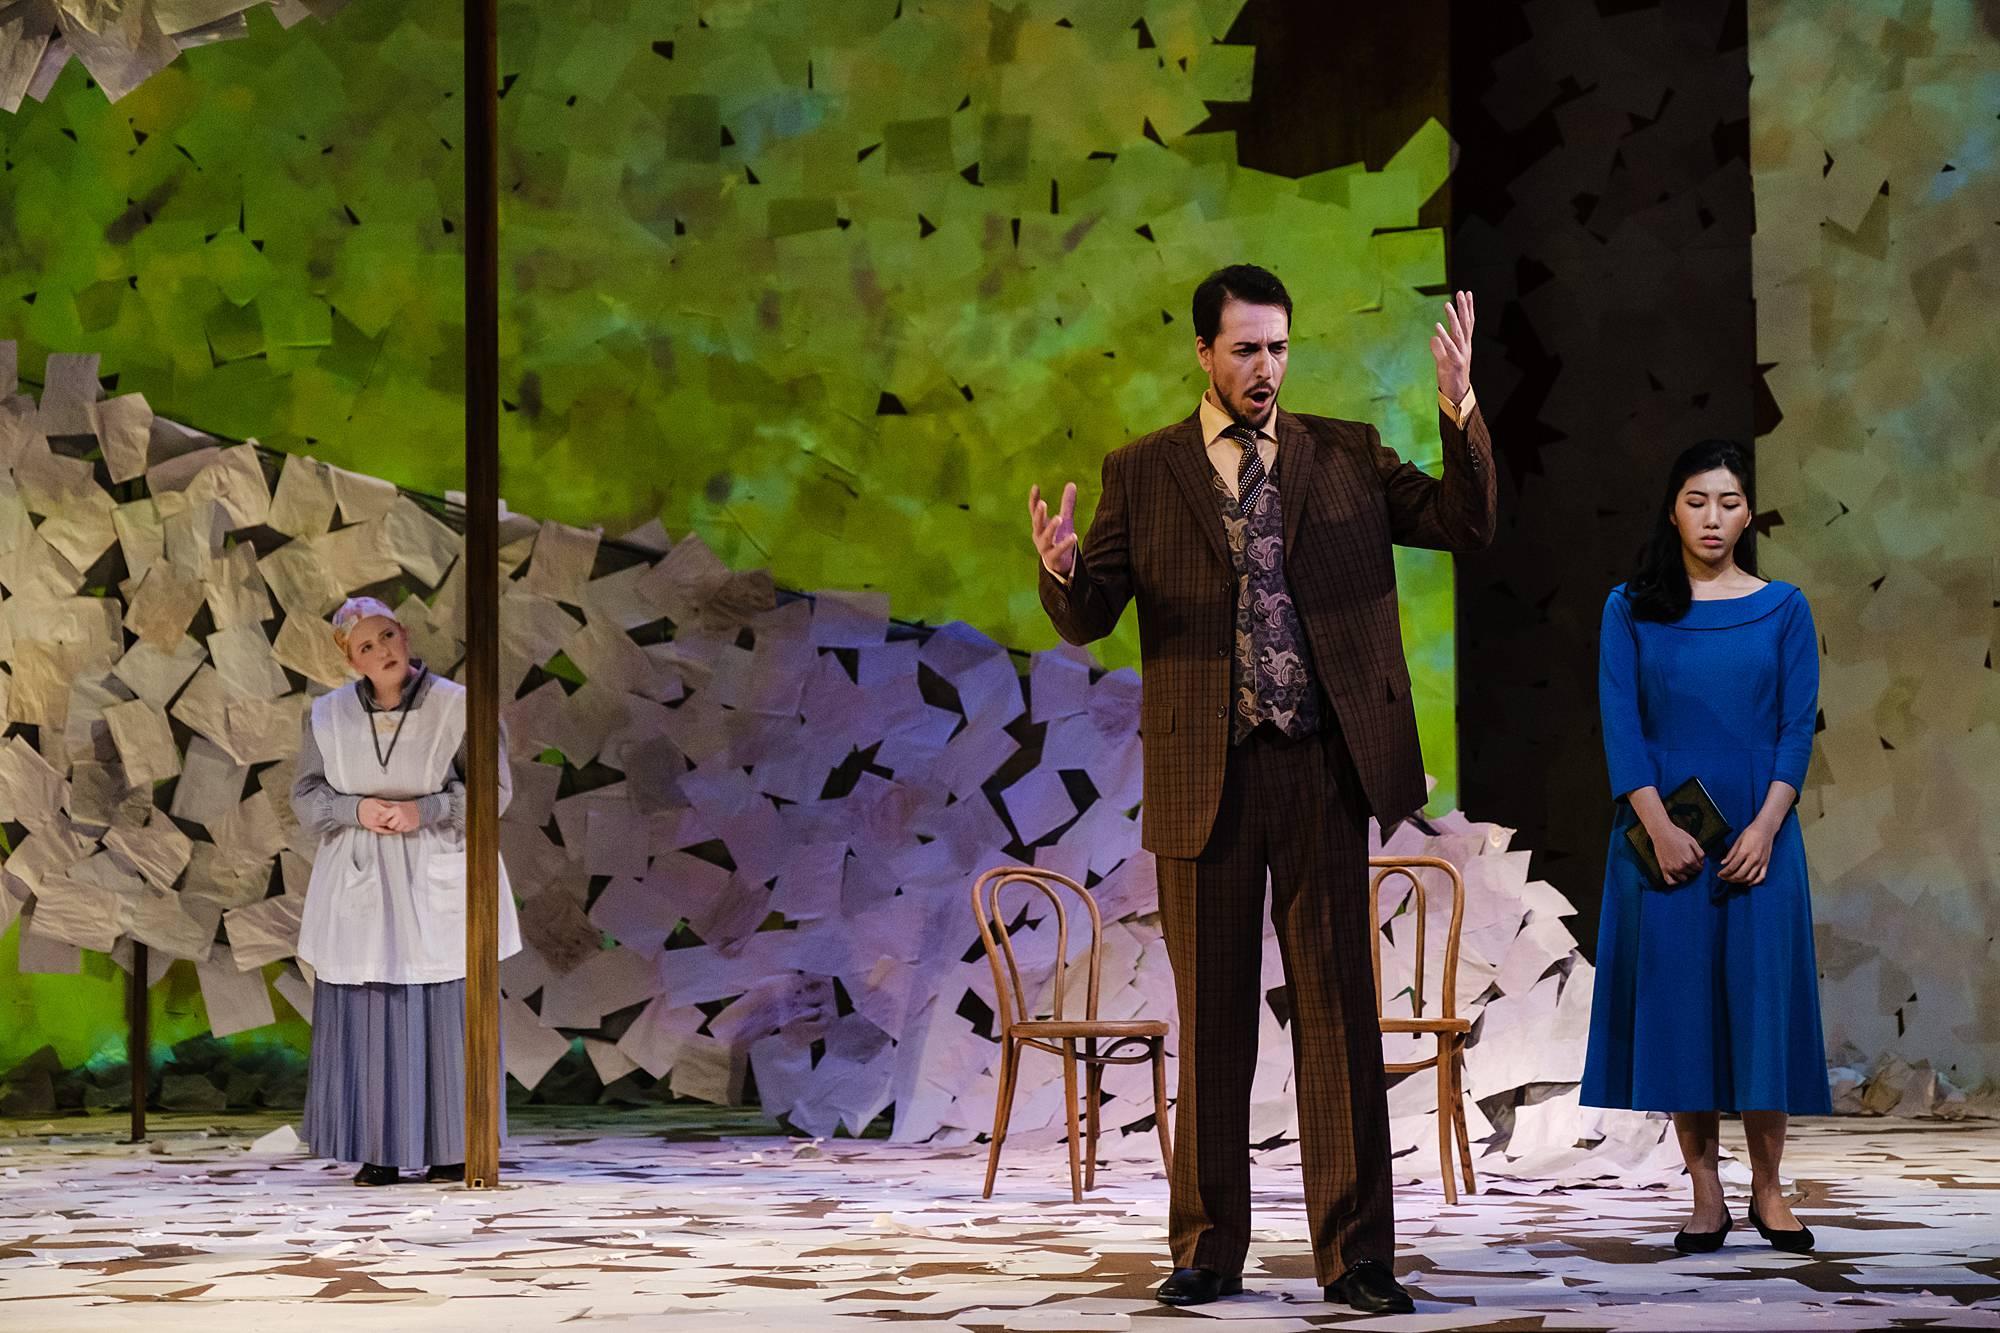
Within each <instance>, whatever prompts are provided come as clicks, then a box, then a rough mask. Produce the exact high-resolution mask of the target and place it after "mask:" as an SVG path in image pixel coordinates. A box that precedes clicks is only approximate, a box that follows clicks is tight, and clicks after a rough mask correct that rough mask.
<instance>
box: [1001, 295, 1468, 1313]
mask: <svg viewBox="0 0 2000 1333" xmlns="http://www.w3.org/2000/svg"><path fill="white" fill-rule="evenodd" d="M1445 312H1446V315H1445V319H1446V322H1445V323H1442V324H1438V325H1436V326H1435V328H1436V336H1434V337H1433V338H1432V339H1431V354H1432V357H1433V359H1434V360H1435V361H1436V363H1437V376H1438V399H1439V409H1440V410H1439V417H1438V420H1439V430H1440V432H1441V434H1442V435H1443V439H1444V475H1443V477H1442V478H1441V479H1440V478H1434V477H1431V476H1429V475H1427V474H1425V473H1424V472H1423V471H1421V470H1420V469H1418V468H1416V467H1415V466H1413V465H1411V464H1409V463H1405V462H1403V461H1402V460H1401V459H1400V458H1398V457H1397V456H1396V454H1395V452H1394V451H1392V450H1390V449H1388V448H1385V447H1384V446H1383V444H1382V441H1381V437H1380V435H1379V434H1378V433H1377V431H1376V429H1375V427H1373V426H1370V425H1367V424H1365V423H1363V422H1358V421H1340V420H1336V419H1333V418H1328V417H1309V416H1298V415H1294V414H1293V413H1290V412H1283V411H1280V410H1278V389H1279V387H1280V386H1281V385H1282V384H1283V382H1284V377H1285V357H1286V350H1287V346H1288V343H1289V339H1290V334H1291V313H1292V302H1291V297H1290V296H1289V295H1287V293H1286V292H1285V289H1284V286H1283V284H1282V283H1280V282H1279V281H1278V279H1277V278H1276V277H1274V276H1273V275H1272V274H1270V273H1268V272H1266V271H1265V270H1263V269H1260V268H1256V267H1254V266H1251V265H1248V264H1238V265H1234V266H1232V267H1229V268H1225V269H1222V270H1220V271H1218V272H1216V273H1214V274H1212V275H1211V276H1210V277H1209V278H1208V279H1207V280H1206V281H1205V282H1203V283H1202V284H1201V286H1200V287H1198V288H1196V289H1195V294H1194V326H1195V355H1196V357H1197V358H1198V359H1199V360H1200V362H1201V367H1202V369H1203V370H1204V371H1205V372H1206V373H1207V375H1208V389H1207V391H1206V392H1205V393H1204V394H1203V395H1202V400H1201V403H1200V405H1199V406H1198V408H1197V409H1196V410H1195V412H1194V413H1193V414H1192V415H1190V416H1189V417H1188V418H1187V419H1186V420H1184V421H1181V422H1180V423H1178V424H1177V425H1173V426H1169V427H1167V428H1166V429H1165V430H1160V431H1155V432H1154V433H1153V434H1151V435H1147V436H1145V437H1144V438H1142V439H1138V440H1135V441H1133V442H1132V443H1130V444H1128V445H1126V446H1124V447H1123V448H1121V449H1118V450H1115V451H1114V452H1112V453H1111V454H1109V455H1108V456H1107V457H1106V458H1105V460H1104V483H1103V484H1104V489H1103V492H1102V498H1101V499H1100V500H1099V502H1098V506H1097V517H1096V519H1095V521H1094V522H1093V524H1092V525H1091V529H1090V536H1089V539H1088V540H1086V541H1083V542H1081V543H1079V541H1078V538H1077V534H1076V526H1075V520H1074V513H1075V508H1076V487H1075V486H1074V485H1070V486H1065V487H1064V488H1063V495H1062V501H1061V505H1060V508H1059V510H1058V511H1057V512H1056V513H1055V514H1054V515H1051V514H1050V513H1049V507H1048V504H1047V503H1046V502H1045V501H1044V500H1043V499H1042V496H1041V488H1040V487H1039V486H1037V487H1035V488H1034V489H1033V490H1031V491H1030V493H1029V499H1028V504H1029V511H1030V517H1031V519H1032V521H1033V526H1034V537H1035V546H1036V549H1037V551H1038V552H1039V554H1040V556H1041V560H1042V570H1041V575H1040V578H1041V595H1042V605H1043V607H1044V608H1045V609H1046V610H1047V611H1048V614H1049V619H1050V620H1051V621H1052V622H1053V623H1054V624H1055V627H1056V630H1057V632H1058V633H1060V634H1061V635H1062V637H1063V638H1065V639H1067V640H1068V641H1070V642H1071V643H1077V644H1082V643H1088V642H1090V641H1091V640H1093V639H1101V638H1103V637H1104V636H1105V635H1107V634H1109V633H1111V631H1112V629H1113V628H1114V627H1116V625H1117V624H1118V617H1119V615H1120V614H1121V613H1122V612H1123V611H1124V609H1125V604H1126V603H1127V602H1128V601H1137V602H1138V604H1139V644H1140V655H1141V657H1142V659H1143V665H1144V670H1143V675H1144V693H1143V697H1142V700H1141V704H1140V714H1139V717H1140V731H1141V733H1142V734H1143V735H1144V737H1145V762H1146V772H1145V791H1146V806H1145V832H1144V842H1145V845H1146V847H1147V848H1148V849H1150V850H1151V851H1152V852H1154V853H1155V855H1156V856H1157V857H1158V859H1159V879H1160V916H1161V920H1162V924H1163V926H1164V929H1165V932H1166V941H1167V953H1168V956H1169V957H1170V958H1171V959H1172V961H1173V968H1174V989H1175V993H1176V996H1177V1002H1178V1008H1179V1010H1180V1053H1179V1054H1180V1100H1179V1103H1178V1107H1177V1110H1176V1126H1177V1129H1178V1133H1177V1135H1176V1137H1175V1145H1174V1160H1173V1164H1172V1168H1171V1171H1170V1172H1169V1175H1170V1179H1171V1184H1172V1191H1173V1200H1172V1205H1171V1210H1170V1211H1171V1215H1170V1217H1169V1220H1168V1230H1169V1242H1170V1244H1171V1246H1172V1249H1173V1260H1174V1264H1175V1270H1174V1273H1173V1275H1172V1276H1170V1277H1169V1278H1168V1279H1167V1280H1166V1282H1165V1283H1163V1284H1162V1285H1161V1287H1160V1290H1159V1299H1160V1300H1162V1301H1164V1302H1166V1303H1167V1304H1170V1305H1199V1304H1204V1303H1206V1302H1208V1301H1212V1300H1214V1299H1216V1298H1217V1297H1218V1296H1227V1295H1232V1294H1234V1293H1236V1292H1238V1291H1241V1290H1242V1271H1243V1261H1244V1256H1245V1253H1246V1251H1247V1249H1248V1247H1249V1242H1250V1162H1249V1122H1250V1086H1251V1080H1252V1076H1253V1075H1254V1073H1255V1071H1256V1045H1257V1027H1258V1010H1257V1006H1258V1005H1259V1004H1261V1003H1262V1002H1263V996H1262V994H1261V993H1260V991H1259V972H1260V964H1261V953H1262V937H1263V912H1264V885H1265V879H1266V875H1267V873H1268V875H1269V879H1270V883H1271V891H1272V905H1271V911H1272V918H1273V920H1274V922H1275V923H1276V926H1277V933H1278V943H1279V946H1280V950H1281V952H1282V954H1283V956H1284V964H1285V980H1286V985H1287V990H1288V992H1289V995H1290V999H1291V1030H1292V1054H1293V1059H1294V1062H1295V1069H1296V1074H1295V1083H1296V1087H1297V1093H1298V1100H1299V1128H1300V1135H1301V1138H1302V1140H1303V1141H1302V1144H1301V1149H1302V1155H1303V1158H1304V1166H1305V1187H1306V1207H1307V1211H1308V1214H1309V1217H1310V1221H1311V1226H1312V1244H1313V1258H1314V1263H1315V1265H1316V1267H1317V1269H1318V1275H1319V1281H1320V1282H1321V1283H1322V1284H1324V1286H1325V1288H1326V1298H1327V1299H1328V1300H1329V1301H1338V1302H1342V1303H1345V1304H1348V1305H1351V1306H1353V1307H1354V1308H1356V1309H1359V1310H1364V1311H1369V1312H1375V1313H1386V1312H1395V1311H1408V1310H1409V1309H1411V1308H1412V1307H1411V1302H1410V1298H1409V1296H1408V1294H1407V1293H1406V1292H1404V1290H1403V1289H1402V1287H1401V1286H1399V1285H1398V1284H1397V1283H1396V1280H1395V1277H1394V1275H1393V1273H1392V1272H1391V1270H1390V1266H1389V1265H1390V1262H1391V1260H1392V1258H1393V1255H1394V1251H1395V1217H1394V1212H1393V1201H1392V1199H1391V1195H1390V1175H1389V1117H1388V1106H1387V1102H1386V1099H1385V1096H1384V1092H1383V1075H1382V1043H1381V1034H1380V1032H1379V1030H1378V1029H1377V1027H1376V1011H1375V996H1374V975H1373V969H1372V966H1371V963H1370V959H1369V948H1368V904H1367V890H1368V865H1367V858H1368V848H1367V824H1368V816H1369V815H1370V814H1373V815H1374V816H1375V817H1376V818H1377V819H1378V820H1380V821H1381V823H1382V826H1383V827H1384V828H1385V829H1386V828H1389V827H1391V826H1393V825H1395V824H1396V823H1397V822H1398V821H1400V820H1402V819H1403V818H1405V817H1406V816H1409V815H1411V814H1414V813H1415V812H1416V811H1417V809H1418V808H1419V807H1420V806H1422V805H1423V803H1424V800H1425V796H1426V792H1425V787H1424V766H1423V756H1422V755H1421V753H1420V752H1419V751H1418V748H1417V721H1416V714H1415V711H1414V709H1413V708H1412V706H1411V703H1410V674H1409V668H1408V666H1407V665H1406V664H1405V662H1404V660H1403V642H1402V632H1401V627H1400V622H1399V618H1398V615H1397V607H1396V567H1395V559H1394V551H1393V547H1394V545H1395V544H1397V543H1400V544H1402V545H1405V546H1426V547H1431V548H1434V549H1439V550H1447V551H1464V550H1474V549H1477V548H1479V547H1482V546H1484V545H1486V544H1487V543H1488V542H1490V541H1491V540H1492V537H1493V528H1494V520H1495V495H1496V492H1495V487H1494V481H1493V444H1492V440H1491V439H1490V438H1489V436H1488V435H1487V432H1486V426H1485V423H1484V421H1483V420H1482V419H1481V417H1480V415H1479V410H1478V407H1477V405H1476V404H1475V403H1474V402H1473V397H1472V381H1471V368H1472V323H1473V307H1472V297H1471V294H1470V293H1465V292H1461V293H1459V294H1458V295H1457V296H1455V297H1454V298H1453V300H1452V302H1451V303H1450V304H1448V305H1447V306H1446V307H1445Z"/></svg>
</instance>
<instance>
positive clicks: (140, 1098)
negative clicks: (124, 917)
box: [125, 940, 153, 1143]
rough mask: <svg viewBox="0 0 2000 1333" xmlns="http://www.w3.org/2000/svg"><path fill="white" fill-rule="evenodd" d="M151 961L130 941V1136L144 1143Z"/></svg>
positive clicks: (141, 947) (127, 1019) (150, 1043)
mask: <svg viewBox="0 0 2000 1333" xmlns="http://www.w3.org/2000/svg"><path fill="white" fill-rule="evenodd" d="M151 970H152V960H151V959H149V958H148V957H147V956H146V946H145V945H143V944H141V943H139V941H137V940H133V941H132V975H131V976H130V977H128V978H126V982H125V1063H126V1064H128V1065H130V1066H132V1137H131V1138H129V1139H127V1140H126V1142H127V1143H144V1142H145V1141H146V1099H147V1098H148V1097H150V1096H151V1095H152V1091H153V1024H152V1019H153V1012H152V997H151V996H150V995H148V994H147V992H148V990H149V989H150V988H149V987H148V986H147V985H146V974H147V973H148V972H150V971H151Z"/></svg>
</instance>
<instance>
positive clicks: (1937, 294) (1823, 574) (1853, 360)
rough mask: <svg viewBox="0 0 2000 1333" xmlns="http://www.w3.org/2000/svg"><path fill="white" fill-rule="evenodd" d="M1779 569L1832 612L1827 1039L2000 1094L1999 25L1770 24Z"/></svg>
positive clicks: (1765, 97)
mask: <svg viewBox="0 0 2000 1333" xmlns="http://www.w3.org/2000/svg"><path fill="white" fill-rule="evenodd" d="M1750 32H1751V42H1750V61H1751V68H1752V70H1753V72H1754V74H1755V76H1756V78H1755V82H1754V83H1753V84H1752V93H1751V110H1752V128H1753V133H1752V139H1751V159H1752V165H1753V168H1754V170H1755V175H1756V188H1757V236H1756V251H1755V269H1756V282H1757V358H1758V360H1759V361H1760V362H1765V363H1773V364H1772V365H1771V369H1770V370H1769V371H1768V372H1767V373H1766V377H1765V378H1766V382H1767V383H1768V384H1769V385H1770V388H1771V392H1772V395H1773V396H1774V398H1775V399H1776V403H1777V408H1778V411H1779V412H1781V413H1782V414H1783V420H1782V421H1780V422H1778V423H1777V425H1776V426H1775V427H1774V428H1773V429H1772V430H1771V431H1770V432H1769V433H1768V434H1767V435H1765V436H1764V437H1763V438H1762V439H1761V440H1760V441H1759V442H1758V447H1757V487H1758V496H1757V500H1758V507H1759V508H1760V509H1763V510H1767V511H1770V513H1771V515H1772V525H1771V527H1770V531H1769V533H1768V536H1767V538H1766V540H1765V541H1764V542H1763V546H1762V550H1763V561H1764V571H1765V573H1767V574H1768V575H1771V576H1774V577H1777V578H1783V579H1787V580H1790V581H1791V582H1794V583H1797V584H1799V585H1800V586H1801V587H1803V588H1804V589H1805V590H1806V592H1807V594H1808V595H1809V596H1810V597H1811V598H1812V604H1813V612H1814V616H1815V618H1816V620H1817V622H1818V625H1819V630H1820V636H1821V639H1822V642H1823V645H1824V657H1823V669H1822V682H1821V687H1820V704H1821V712H1822V715H1823V718H1824V730H1822V731H1821V733H1820V736H1819V743H1818V750H1817V754H1816V756H1815V759H1814V763H1813V768H1812V772H1811V774H1810V775H1809V776H1810V781H1809V783H1808V790H1807V793H1806V803H1805V818H1806V821H1807V823H1806V849H1807V852H1808V854H1809V855H1810V857H1811V861H1812V871H1813V897H1814V907H1813V910H1814V914H1815V916H1816V918H1817V920H1818V924H1819V933H1818V950H1819V962H1820V968H1821V971H1822V974H1823V978H1824V980H1823V982H1822V987H1821V992H1822V995H1823V997H1824V1001H1825V1009H1826V1018H1827V1039H1828V1041H1829V1043H1831V1044H1833V1045H1834V1046H1835V1047H1836V1048H1838V1047H1839V1046H1841V1045H1842V1044H1843V1043H1846V1044H1851V1045H1852V1046H1853V1047H1855V1048H1857V1049H1858V1050H1859V1051H1860V1052H1862V1053H1863V1054H1864V1056H1867V1057H1877V1056H1879V1055H1893V1056H1898V1057H1901V1058H1903V1059H1907V1060H1912V1061H1914V1060H1917V1059H1920V1058H1927V1059H1929V1060H1932V1061H1934V1062H1936V1063H1937V1065H1938V1066H1939V1067H1940V1068H1945V1069H1948V1070H1950V1071H1951V1072H1952V1073H1953V1076H1954V1077H1957V1078H1959V1079H1961V1080H1962V1081H1964V1080H1972V1081H1976V1080H1978V1079H1981V1078H1991V1077H1994V1076H1995V1075H1996V1074H2000V966H1996V964H2000V958H1996V955H1995V952H1994V939H1995V937H1996V934H2000V841H1996V837H1995V830H1996V829H2000V780H1996V766H2000V677H1996V675H1995V673H1994V670H1993V650H1994V637H1995V631H1996V628H2000V579H1996V573H2000V561H1996V558H1995V554H1994V551H1995V546H1994V534H1995V532H1996V531H2000V377H1996V376H1995V374H1994V367H1995V366H1996V365H2000V326H1996V324H1995V322H1994V319H1993V310H1994V307H1995V304H1996V300H2000V226H1996V224H2000V120H1996V116H2000V20H1996V18H1995V15H1994V10H1993V8H1992V6H1990V5H1989V6H1975V5H1964V4H1939V5H1935V6H1930V5H1924V6H1910V5H1903V4H1898V3H1891V2H1890V0H1869V2H1868V3H1855V2H1852V0H1843V2H1842V3H1834V4H1813V3H1806V2H1805V0H1787V2H1785V3H1774V2H1773V0H1753V3H1752V4H1751V5H1750Z"/></svg>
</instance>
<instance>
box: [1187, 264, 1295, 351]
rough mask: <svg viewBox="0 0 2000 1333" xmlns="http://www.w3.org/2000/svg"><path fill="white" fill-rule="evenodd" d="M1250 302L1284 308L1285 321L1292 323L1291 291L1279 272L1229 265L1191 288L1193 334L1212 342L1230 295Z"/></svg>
mask: <svg viewBox="0 0 2000 1333" xmlns="http://www.w3.org/2000/svg"><path fill="white" fill-rule="evenodd" d="M1232 297H1233V298H1234V299H1236V300H1238V301H1243V302H1247V303H1248V304H1250V305H1277V306H1283V307H1284V308H1285V323H1287V324H1290V323H1291V322H1292V294H1291V293H1290V292H1288V291H1286V290H1285V284H1284V283H1282V282H1279V281H1278V275H1277V274H1275V273H1273V272H1271V270H1269V269H1267V268H1258V267H1257V266H1256V265H1255V264H1231V265H1230V266H1229V267H1228V268H1219V269H1217V270H1215V272H1213V273H1211V274H1209V275H1208V276H1207V277H1205V278H1203V279H1202V280H1201V286H1199V287H1197V288H1195V289H1194V336H1195V337H1197V338H1199V339H1201V340H1202V341H1203V342H1205V343H1212V342H1214V341H1215V331H1216V330H1217V329H1219V328H1221V327H1222V307H1223V306H1225V305H1227V304H1229V301H1230V299H1231V298H1232Z"/></svg>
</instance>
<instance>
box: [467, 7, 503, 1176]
mask: <svg viewBox="0 0 2000 1333" xmlns="http://www.w3.org/2000/svg"><path fill="white" fill-rule="evenodd" d="M495 4H496V0H465V519H466V530H465V574H466V578H465V590H466V595H465V622H466V623H465V684H466V690H467V694H468V698H467V701H466V702H467V708H466V717H465V728H466V762H467V766H468V768H469V770H470V771H469V772H468V773H467V774H466V858H465V860H466V871H467V874H466V889H465V892H466V913H465V1182H466V1184H467V1185H468V1186H470V1187H471V1188H473V1189H486V1188H491V1187H492V1186H493V1185H495V1184H497V1183H498V1180H499V1175H500V1103H499V1099H500V1077H501V1074H500V970H499V964H498V963H497V962H496V961H495V954H496V953H497V952H498V943H499V934H500V808H499V806H500V802H499V766H500V763H501V756H500V697H499V695H500V583H499V564H500V562H499V556H500V542H499V523H500V520H499V507H500V197H499V188H498V181H499V154H498V138H499V128H498V127H499V119H500V95H499V72H498V71H499V39H498V34H497V20H496V17H495Z"/></svg>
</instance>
